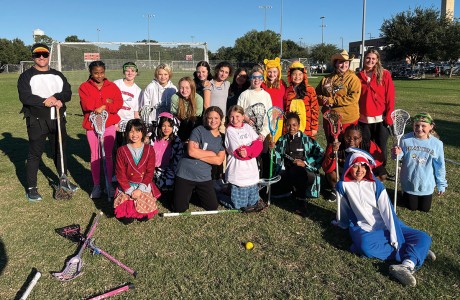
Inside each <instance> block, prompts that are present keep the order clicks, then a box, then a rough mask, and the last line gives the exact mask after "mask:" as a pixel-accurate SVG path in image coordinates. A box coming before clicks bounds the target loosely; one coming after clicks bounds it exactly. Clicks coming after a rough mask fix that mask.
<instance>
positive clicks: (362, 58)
mask: <svg viewBox="0 0 460 300" xmlns="http://www.w3.org/2000/svg"><path fill="white" fill-rule="evenodd" d="M362 29H363V30H362V32H361V51H360V54H361V61H360V63H359V66H360V68H361V70H362V69H363V67H364V39H365V37H364V35H365V32H366V0H363V28H362Z"/></svg>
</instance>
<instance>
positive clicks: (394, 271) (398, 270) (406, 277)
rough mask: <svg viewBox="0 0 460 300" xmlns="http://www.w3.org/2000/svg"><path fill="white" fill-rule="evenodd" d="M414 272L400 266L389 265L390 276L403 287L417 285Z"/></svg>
mask: <svg viewBox="0 0 460 300" xmlns="http://www.w3.org/2000/svg"><path fill="white" fill-rule="evenodd" d="M412 274H414V270H412V269H410V268H409V267H408V266H406V265H403V264H400V265H391V266H390V275H391V276H393V277H394V278H396V279H397V280H398V281H399V282H401V283H402V284H403V285H406V286H411V287H414V286H415V285H416V284H417V280H415V277H414V275H412Z"/></svg>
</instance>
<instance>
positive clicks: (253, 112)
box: [245, 103, 266, 134]
mask: <svg viewBox="0 0 460 300" xmlns="http://www.w3.org/2000/svg"><path fill="white" fill-rule="evenodd" d="M265 113H266V110H265V105H264V104H263V103H256V104H254V105H251V106H249V107H248V108H247V109H246V111H245V114H246V115H247V116H248V117H249V119H251V120H252V121H253V122H254V125H253V126H252V127H253V128H254V130H255V131H256V132H257V134H259V133H260V132H261V131H262V127H263V125H264V118H265Z"/></svg>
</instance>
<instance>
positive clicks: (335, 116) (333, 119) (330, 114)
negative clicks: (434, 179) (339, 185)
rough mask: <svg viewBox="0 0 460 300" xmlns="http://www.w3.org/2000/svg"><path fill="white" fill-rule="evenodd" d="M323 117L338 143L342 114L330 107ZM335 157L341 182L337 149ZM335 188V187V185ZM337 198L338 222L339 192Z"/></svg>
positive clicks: (338, 217) (337, 176)
mask: <svg viewBox="0 0 460 300" xmlns="http://www.w3.org/2000/svg"><path fill="white" fill-rule="evenodd" d="M323 117H324V119H325V120H326V121H327V123H328V125H329V131H330V133H331V134H332V137H333V138H334V142H335V143H337V142H338V141H339V135H340V132H341V131H342V116H341V115H340V114H339V113H338V112H337V111H335V110H331V109H329V110H328V111H326V112H325V113H324V115H323ZM334 157H335V173H336V180H337V182H339V178H340V176H339V156H338V153H337V151H334ZM333 188H334V189H335V187H333ZM335 199H336V201H337V222H340V197H339V194H338V193H337V192H336V193H335Z"/></svg>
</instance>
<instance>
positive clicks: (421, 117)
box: [413, 113, 433, 124]
mask: <svg viewBox="0 0 460 300" xmlns="http://www.w3.org/2000/svg"><path fill="white" fill-rule="evenodd" d="M413 120H414V122H425V123H428V124H433V118H431V116H430V115H429V114H427V113H419V114H416V115H415V116H414V118H413Z"/></svg>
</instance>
